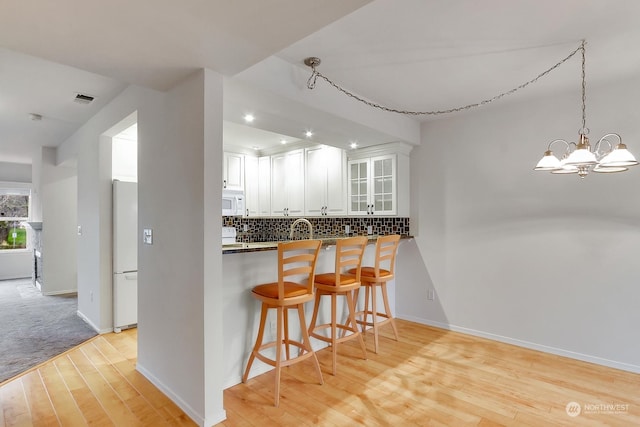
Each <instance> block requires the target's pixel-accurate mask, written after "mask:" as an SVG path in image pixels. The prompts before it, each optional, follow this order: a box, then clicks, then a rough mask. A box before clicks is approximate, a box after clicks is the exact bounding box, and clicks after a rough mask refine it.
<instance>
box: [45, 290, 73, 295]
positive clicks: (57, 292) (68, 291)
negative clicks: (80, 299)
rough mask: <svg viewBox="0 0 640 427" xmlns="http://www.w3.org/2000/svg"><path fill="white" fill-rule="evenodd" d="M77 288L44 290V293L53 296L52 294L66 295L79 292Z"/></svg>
mask: <svg viewBox="0 0 640 427" xmlns="http://www.w3.org/2000/svg"><path fill="white" fill-rule="evenodd" d="M77 293H78V290H77V289H64V290H61V291H53V292H42V295H46V296H52V295H65V294H77Z"/></svg>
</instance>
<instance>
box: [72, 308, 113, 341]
mask: <svg viewBox="0 0 640 427" xmlns="http://www.w3.org/2000/svg"><path fill="white" fill-rule="evenodd" d="M76 314H77V315H78V317H79V318H81V319H82V320H84V322H85V323H86V324H87V325H89V326H91V328H92V329H93V330H94V331H96V332H97V333H98V334H100V335H102V334H108V333H109V332H113V329H111V328H109V329H100V328H99V327H98V326H96V325H95V324H94V323H93V322H92V321H91V320H89V318H88V317H87V316H85V315H84V314H82V313H81V312H80V311H79V310H78V311H76Z"/></svg>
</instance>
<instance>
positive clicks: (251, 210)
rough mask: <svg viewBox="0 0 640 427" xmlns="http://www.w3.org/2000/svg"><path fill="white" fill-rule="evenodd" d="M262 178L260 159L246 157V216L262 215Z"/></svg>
mask: <svg viewBox="0 0 640 427" xmlns="http://www.w3.org/2000/svg"><path fill="white" fill-rule="evenodd" d="M259 183H260V176H259V167H258V158H257V157H252V156H246V157H245V158H244V188H245V191H244V205H245V210H246V213H245V215H246V216H258V215H260V213H259V210H260V189H259Z"/></svg>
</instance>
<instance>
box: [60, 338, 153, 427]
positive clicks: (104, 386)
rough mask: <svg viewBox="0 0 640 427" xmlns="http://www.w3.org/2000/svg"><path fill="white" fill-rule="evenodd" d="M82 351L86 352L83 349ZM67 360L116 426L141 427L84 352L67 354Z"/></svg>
mask: <svg viewBox="0 0 640 427" xmlns="http://www.w3.org/2000/svg"><path fill="white" fill-rule="evenodd" d="M82 350H86V348H84V347H83V349H82ZM69 358H70V359H71V361H72V362H73V363H74V365H75V366H76V369H78V372H79V373H80V375H81V376H82V378H83V380H84V381H85V382H86V383H87V386H88V387H89V389H90V390H91V393H92V394H93V395H94V396H95V397H96V399H98V401H99V402H100V405H102V407H103V408H104V409H105V412H106V413H107V414H108V415H109V418H111V420H112V421H113V423H114V424H115V425H117V426H120V425H127V426H132V427H134V426H142V425H143V424H142V422H140V420H138V419H137V417H136V416H135V415H134V414H133V413H132V412H131V410H130V409H129V407H128V406H127V405H126V403H125V402H124V401H123V400H122V399H121V398H120V396H119V395H118V394H117V393H116V391H115V390H114V389H113V388H112V387H111V385H110V384H109V383H108V381H107V380H105V378H104V377H103V376H102V375H101V374H100V372H99V371H98V370H97V369H96V367H95V366H94V365H93V363H92V362H91V360H90V359H89V358H88V357H87V354H86V353H85V351H77V352H72V353H69Z"/></svg>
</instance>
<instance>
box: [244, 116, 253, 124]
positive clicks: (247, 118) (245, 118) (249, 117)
mask: <svg viewBox="0 0 640 427" xmlns="http://www.w3.org/2000/svg"><path fill="white" fill-rule="evenodd" d="M254 120H255V117H253V114H245V115H244V121H245V122H247V123H251V122H252V121H254Z"/></svg>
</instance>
